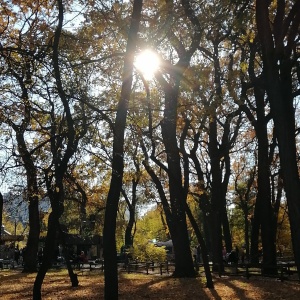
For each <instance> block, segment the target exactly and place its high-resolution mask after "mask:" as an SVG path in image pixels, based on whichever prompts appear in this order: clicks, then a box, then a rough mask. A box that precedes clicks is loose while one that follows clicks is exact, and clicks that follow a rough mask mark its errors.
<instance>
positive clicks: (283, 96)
mask: <svg viewBox="0 0 300 300" xmlns="http://www.w3.org/2000/svg"><path fill="white" fill-rule="evenodd" d="M268 3H269V2H268V1H264V0H257V1H256V23H257V31H258V35H259V38H260V43H261V46H262V53H263V72H264V76H265V79H266V84H267V94H268V96H269V101H270V106H271V113H272V117H273V120H274V126H275V131H276V136H277V139H278V146H279V156H280V164H281V169H282V175H283V183H284V188H285V192H286V197H287V203H288V209H289V220H290V227H291V236H292V244H293V250H294V256H295V262H296V265H297V270H298V276H299V278H300V182H299V173H298V167H297V151H296V141H295V114H294V107H293V95H292V74H291V72H292V61H291V55H292V49H294V44H293V43H294V42H295V40H296V38H295V36H296V35H297V34H298V30H297V29H298V28H299V23H300V1H299V0H298V1H296V2H295V3H294V4H293V5H292V8H291V10H290V14H289V17H287V18H286V19H283V18H284V16H285V14H284V13H281V12H282V11H284V10H285V9H287V7H286V6H285V5H287V4H286V2H285V1H280V2H277V15H276V18H275V23H274V26H273V27H272V29H271V27H270V24H271V22H270V20H269V7H268ZM270 14H271V13H270ZM284 22H285V23H284ZM282 24H284V25H285V26H283V25H282ZM288 29H289V30H288ZM272 30H273V32H272ZM284 30H285V31H284ZM286 35H288V36H286ZM274 40H275V43H274Z"/></svg>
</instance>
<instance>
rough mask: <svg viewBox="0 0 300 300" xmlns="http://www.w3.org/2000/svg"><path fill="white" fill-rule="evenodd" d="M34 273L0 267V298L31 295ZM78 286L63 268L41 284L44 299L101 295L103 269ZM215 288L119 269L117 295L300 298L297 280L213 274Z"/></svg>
mask: <svg viewBox="0 0 300 300" xmlns="http://www.w3.org/2000/svg"><path fill="white" fill-rule="evenodd" d="M34 279H35V274H25V273H22V272H21V271H14V270H0V299H1V300H15V299H19V300H29V299H32V287H33V282H34ZM78 279H79V286H78V287H71V284H70V280H69V278H68V274H67V272H66V270H60V271H50V272H48V273H47V275H46V278H45V280H44V284H43V288H42V299H43V300H50V299H52V300H58V299H64V300H71V299H76V300H89V299H91V300H96V299H97V300H99V299H104V276H103V273H100V272H99V273H98V272H97V271H91V272H86V273H83V272H82V273H79V274H78ZM214 284H215V289H208V288H206V287H205V278H204V277H202V276H199V277H197V278H194V279H192V278H189V279H178V278H172V277H170V276H161V275H144V274H126V273H120V277H119V299H134V300H136V299H161V300H162V299H163V300H165V299H172V300H186V299H189V300H193V299H215V300H218V299H228V300H229V299H230V300H232V299H239V300H241V299H256V300H260V299H261V300H267V299H270V300H271V299H272V300H274V299H293V300H294V299H300V283H299V281H296V280H293V281H291V280H288V281H284V282H281V281H279V280H276V279H271V278H263V277H260V276H257V277H251V278H250V279H247V278H244V277H233V276H230V277H221V278H218V277H214Z"/></svg>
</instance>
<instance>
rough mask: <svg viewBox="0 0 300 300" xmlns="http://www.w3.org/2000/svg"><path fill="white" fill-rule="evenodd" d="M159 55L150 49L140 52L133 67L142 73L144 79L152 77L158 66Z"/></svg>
mask: <svg viewBox="0 0 300 300" xmlns="http://www.w3.org/2000/svg"><path fill="white" fill-rule="evenodd" d="M159 64H160V61H159V57H158V56H157V54H155V53H154V52H153V51H151V50H150V49H146V50H143V51H142V52H140V53H139V54H138V55H137V57H136V59H135V63H134V65H135V67H136V68H137V69H138V70H139V71H140V72H141V73H142V74H143V76H144V77H145V79H147V80H150V79H152V78H153V76H154V74H155V72H156V71H157V70H158V68H159Z"/></svg>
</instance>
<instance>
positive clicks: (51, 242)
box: [33, 192, 62, 300]
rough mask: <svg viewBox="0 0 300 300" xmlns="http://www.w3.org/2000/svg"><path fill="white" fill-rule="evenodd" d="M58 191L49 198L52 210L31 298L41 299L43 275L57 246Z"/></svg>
mask: <svg viewBox="0 0 300 300" xmlns="http://www.w3.org/2000/svg"><path fill="white" fill-rule="evenodd" d="M59 193H61V192H58V193H55V194H54V195H53V198H52V199H50V200H51V201H52V203H51V208H52V211H51V213H50V215H49V219H48V231H47V236H46V241H45V247H44V251H43V260H42V264H41V266H40V268H39V271H38V273H37V276H36V278H35V282H34V286H33V300H41V299H42V295H41V287H42V284H43V281H44V278H45V275H46V273H47V271H48V270H49V268H50V267H51V264H52V261H53V259H54V255H55V250H56V248H57V246H58V232H59V231H58V230H59V218H60V216H61V214H62V207H61V205H60V204H59V201H60V200H61V199H60V198H59Z"/></svg>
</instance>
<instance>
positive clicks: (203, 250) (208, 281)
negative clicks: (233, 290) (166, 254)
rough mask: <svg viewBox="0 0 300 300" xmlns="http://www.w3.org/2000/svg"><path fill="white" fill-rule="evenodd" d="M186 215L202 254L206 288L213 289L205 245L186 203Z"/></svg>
mask: <svg viewBox="0 0 300 300" xmlns="http://www.w3.org/2000/svg"><path fill="white" fill-rule="evenodd" d="M186 213H187V215H188V218H189V220H190V222H191V224H192V226H193V229H194V231H195V234H196V236H197V240H198V243H199V245H200V248H201V254H202V260H203V266H204V271H205V276H206V287H208V288H210V289H213V288H214V283H213V280H212V276H211V272H210V267H209V259H208V252H207V248H206V245H205V241H204V239H203V236H202V234H201V231H200V229H199V226H198V224H197V222H196V220H195V218H194V216H193V214H192V212H191V210H190V208H189V206H188V204H187V203H186Z"/></svg>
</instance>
